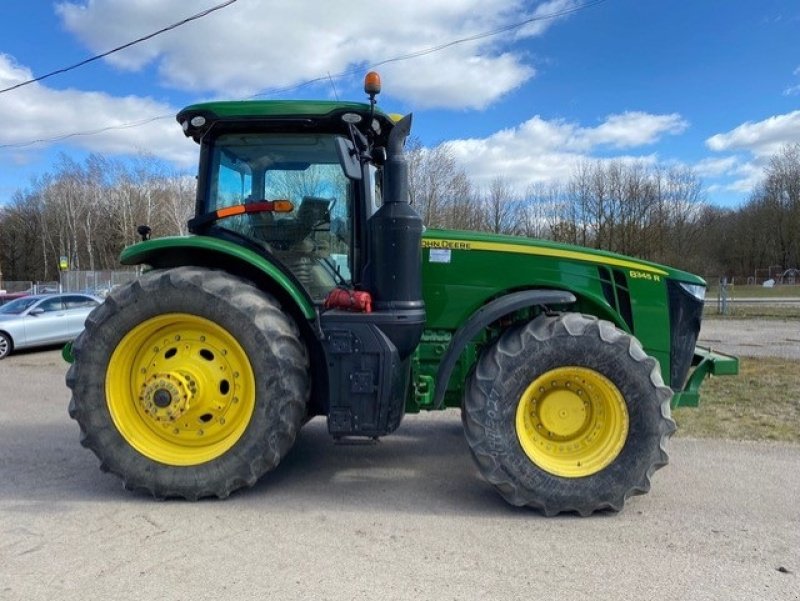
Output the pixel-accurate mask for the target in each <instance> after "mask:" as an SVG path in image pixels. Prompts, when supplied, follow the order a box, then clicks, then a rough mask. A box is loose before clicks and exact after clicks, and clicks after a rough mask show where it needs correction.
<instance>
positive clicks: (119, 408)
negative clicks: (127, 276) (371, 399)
mask: <svg viewBox="0 0 800 601" xmlns="http://www.w3.org/2000/svg"><path fill="white" fill-rule="evenodd" d="M73 352H74V356H75V362H74V363H73V365H72V366H71V367H70V369H69V371H68V373H67V385H68V386H69V387H70V388H71V389H72V400H71V402H70V416H71V417H73V418H74V419H75V420H76V421H77V422H78V424H79V425H80V428H81V443H82V444H83V445H84V446H86V447H88V448H89V449H91V450H92V451H93V452H94V453H95V454H96V455H97V456H98V457H99V458H100V461H101V469H103V470H105V471H111V472H113V473H115V474H117V475H118V476H119V477H121V478H122V481H123V484H124V486H125V487H126V488H128V489H132V490H143V491H146V492H147V493H149V494H151V495H153V496H155V497H158V498H164V497H183V498H187V499H198V498H201V497H208V496H216V497H227V496H228V495H229V494H230V493H231V492H233V491H234V490H236V489H238V488H240V487H243V486H252V485H253V484H254V483H255V482H256V481H257V480H258V478H259V477H260V476H262V475H263V474H264V473H266V472H267V471H269V470H271V469H273V468H275V467H276V466H277V465H278V463H279V462H280V460H281V459H282V458H283V456H284V455H285V454H286V453H287V452H288V451H289V449H290V448H291V446H292V445H293V443H294V440H295V437H296V434H297V431H298V429H299V427H300V424H301V421H302V419H303V417H304V415H305V412H306V404H307V401H308V396H309V362H308V354H307V351H306V348H305V346H304V344H303V343H302V341H301V340H300V338H299V334H298V330H297V327H296V325H295V323H294V322H293V321H292V319H291V318H290V317H289V316H288V315H287V314H285V313H284V312H282V311H281V308H280V305H279V304H278V302H277V301H276V300H275V299H274V298H272V297H271V296H269V295H267V294H265V293H264V292H262V291H260V290H258V289H257V288H255V287H254V286H253V285H252V284H251V283H249V282H247V281H245V280H243V279H241V278H238V277H236V276H233V275H231V274H228V273H225V272H222V271H212V270H208V269H203V268H199V267H179V268H175V269H169V270H164V271H153V272H150V273H148V274H145V275H144V276H142V277H141V278H140V279H138V280H136V281H134V282H132V283H131V284H129V285H127V286H125V287H123V288H121V289H119V290H117V291H114V292H112V294H111V295H110V296H109V297H108V299H107V300H106V301H105V302H104V303H103V304H102V305H101V306H100V307H98V308H97V309H96V310H95V311H93V312H92V314H91V315H90V316H89V318H88V319H87V321H86V329H85V330H84V332H83V333H82V334H81V335H80V336H79V337H78V338H77V339H76V341H75V343H74V346H73Z"/></svg>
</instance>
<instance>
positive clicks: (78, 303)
mask: <svg viewBox="0 0 800 601" xmlns="http://www.w3.org/2000/svg"><path fill="white" fill-rule="evenodd" d="M102 302H103V300H102V299H101V298H98V297H96V296H91V295H89V294H78V293H68V294H35V295H33V296H25V297H23V298H18V299H17V300H14V301H11V302H10V303H7V304H5V305H3V306H2V307H0V359H4V358H5V357H7V356H8V355H9V354H10V353H11V352H12V351H14V350H17V349H22V348H30V347H35V346H47V345H49V344H59V343H62V342H69V341H70V340H72V339H73V338H75V337H76V336H77V335H78V334H80V333H81V331H82V330H83V324H84V322H85V321H86V317H87V316H88V315H89V313H91V312H92V310H93V309H94V308H95V307H97V306H98V305H99V304H100V303H102Z"/></svg>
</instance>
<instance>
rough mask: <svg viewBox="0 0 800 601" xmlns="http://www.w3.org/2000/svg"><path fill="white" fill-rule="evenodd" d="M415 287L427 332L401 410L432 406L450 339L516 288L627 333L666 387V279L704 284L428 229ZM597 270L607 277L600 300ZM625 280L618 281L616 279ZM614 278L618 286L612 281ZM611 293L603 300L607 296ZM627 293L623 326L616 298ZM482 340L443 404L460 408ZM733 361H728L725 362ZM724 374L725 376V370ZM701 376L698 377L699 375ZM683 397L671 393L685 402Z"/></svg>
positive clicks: (507, 240) (601, 258)
mask: <svg viewBox="0 0 800 601" xmlns="http://www.w3.org/2000/svg"><path fill="white" fill-rule="evenodd" d="M422 245H423V253H422V274H423V277H422V282H423V297H424V299H425V306H426V311H427V323H426V327H427V329H426V332H425V334H424V335H423V338H422V341H421V343H420V346H419V349H418V351H417V353H416V354H415V357H414V364H413V367H414V374H415V381H416V394H415V396H414V398H413V399H409V403H408V405H407V408H406V409H407V411H410V412H413V411H418V410H420V409H427V408H430V407H431V398H430V397H431V395H432V390H433V386H434V385H435V378H436V374H437V369H438V365H439V362H440V359H441V356H442V355H443V354H444V352H445V351H446V348H447V342H449V336H450V335H452V333H453V332H454V331H455V330H456V329H458V327H459V326H460V325H461V324H463V323H464V322H465V321H466V320H467V319H468V318H469V317H470V316H471V315H472V314H474V313H475V311H477V310H478V309H480V308H481V307H482V306H484V305H485V304H486V303H488V302H489V301H491V300H493V299H495V298H498V297H500V296H503V295H505V294H508V293H510V292H515V291H518V290H527V289H534V288H535V289H542V288H544V289H555V290H566V291H569V292H572V293H573V294H574V295H575V296H576V297H577V303H576V305H575V306H574V307H572V308H571V310H577V311H580V312H582V313H587V314H591V315H595V316H597V317H599V318H601V319H605V320H608V321H611V322H613V323H614V324H616V325H617V326H618V327H619V328H621V329H623V330H625V331H626V332H628V333H630V334H633V335H634V336H635V337H636V338H637V339H638V340H639V341H640V342H641V343H642V345H643V347H644V348H645V350H646V352H647V353H648V354H649V355H651V356H653V357H655V358H656V359H657V360H658V361H659V363H660V364H661V372H662V375H663V376H664V378H665V381H666V383H667V384H669V374H670V320H669V309H668V300H667V287H666V280H667V279H674V280H677V281H681V282H686V283H689V284H700V285H705V282H704V281H703V279H702V278H699V277H698V276H695V275H693V274H690V273H687V272H684V271H681V270H676V269H673V268H670V267H666V266H663V265H658V264H655V263H651V262H647V261H641V260H638V259H632V258H630V257H625V256H622V255H617V254H614V253H609V252H604V251H598V250H592V249H587V248H582V247H576V246H569V245H563V244H558V243H554V242H549V241H542V240H533V239H530V238H522V237H511V236H500V235H490V234H481V233H476V232H460V231H446V230H433V229H429V230H427V231H426V232H425V235H424V238H423V242H422ZM602 268H605V269H606V271H605V273H607V274H612V275H611V278H610V279H611V280H612V282H611V284H610V286H609V285H608V284H607V285H606V288H607V291H606V294H604V290H603V282H602V278H601V272H602ZM622 276H624V278H623V277H622ZM615 277H617V278H619V280H620V282H622V281H624V286H622V285H617V284H616V283H614V282H613V280H614V279H615ZM609 289H610V290H611V291H613V295H612V296H611V302H609V295H608V290H609ZM621 295H627V296H628V298H629V302H630V315H629V318H628V319H627V320H626V319H625V318H624V317H623V315H622V314H621V312H620V310H619V302H618V299H619V297H620V296H621ZM491 334H492V333H491V332H485V335H484V339H480V338H479V339H476V340H473V341H472V343H471V344H470V345H468V347H467V349H466V350H465V351H464V353H462V355H461V358H460V360H459V362H458V365H457V367H456V370H455V371H454V373H453V374H452V377H451V378H450V381H449V386H448V388H447V393H446V395H445V406H459V404H460V402H461V398H462V392H463V386H464V383H465V381H466V379H467V376H468V374H469V370H470V368H471V366H472V364H473V363H474V361H475V358H476V357H477V354H478V351H479V348H480V345H481V343H482V342H484V341H485V339H487V338H488V337H489V336H490V335H491ZM718 360H719V357H717V359H709V360H708V361H707V362H706V364H704V365H705V366H704V367H701V368H700V371H697V370H696V371H695V374H694V375H693V376H692V378H691V379H690V384H691V385H692V386H694V388H693V390H694V391H695V395H696V394H697V393H696V391H697V388H698V387H699V385H700V383H701V382H702V379H703V377H705V375H706V374H707V373H723V372H724V370H725V369H732V367H731V365H730V364H728V367H727V368H726V367H719V368H716V369H719V370H722V371H716V372H714V371H713V369H715V368H714V367H713V366H714V365H716V363H715V361H718ZM732 361H734V363H735V361H736V360H735V359H732ZM725 373H728V372H725ZM701 374H702V375H701ZM690 397H691V394H690V393H688V392H687V393H685V395H684V396H681V395H680V394H679V395H676V400H677V401H681V402H683V404H687V402H688V401H689V399H690Z"/></svg>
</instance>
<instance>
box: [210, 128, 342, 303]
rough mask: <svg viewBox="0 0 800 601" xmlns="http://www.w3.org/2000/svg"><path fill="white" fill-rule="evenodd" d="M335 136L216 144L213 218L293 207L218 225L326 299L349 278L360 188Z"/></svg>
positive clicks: (268, 136)
mask: <svg viewBox="0 0 800 601" xmlns="http://www.w3.org/2000/svg"><path fill="white" fill-rule="evenodd" d="M335 141H336V137H335V136H334V135H330V134H276V133H255V134H254V133H241V134H233V133H231V134H223V135H221V136H219V137H218V138H216V140H215V141H214V145H213V149H212V155H211V169H210V172H209V174H208V175H209V179H210V185H209V186H208V196H207V197H206V199H205V204H206V208H205V210H206V212H211V211H215V210H220V209H223V208H225V207H230V206H233V205H240V204H245V205H246V204H249V203H263V202H264V201H289V202H288V203H282V210H281V211H280V212H279V211H277V210H276V211H270V212H260V213H248V214H246V215H237V216H235V217H231V218H226V219H222V220H220V221H218V223H217V225H218V227H221V228H225V229H228V230H232V231H235V232H236V233H238V234H239V235H241V236H245V237H247V238H249V239H250V240H253V241H254V242H256V243H257V245H259V246H260V247H261V248H263V249H265V250H267V251H269V252H270V253H271V254H272V256H273V257H276V258H277V259H278V260H280V261H281V262H283V264H284V265H285V266H286V267H287V268H288V269H289V270H290V271H291V272H292V273H293V274H294V275H295V277H296V278H297V279H298V280H299V281H300V283H301V284H303V285H304V286H305V287H306V290H308V292H309V293H310V295H311V297H312V298H314V299H320V298H324V296H325V294H326V293H327V292H328V291H329V290H330V289H331V288H333V287H334V286H335V285H336V284H337V282H339V283H340V282H341V281H343V280H347V279H349V277H350V274H349V269H348V267H349V262H350V261H349V258H350V254H351V252H350V249H351V246H352V241H351V232H350V227H349V222H350V211H351V206H352V194H353V187H352V185H351V183H350V180H348V179H347V177H346V176H345V174H344V172H343V170H342V167H341V164H340V163H339V159H338V155H337V153H336V145H335Z"/></svg>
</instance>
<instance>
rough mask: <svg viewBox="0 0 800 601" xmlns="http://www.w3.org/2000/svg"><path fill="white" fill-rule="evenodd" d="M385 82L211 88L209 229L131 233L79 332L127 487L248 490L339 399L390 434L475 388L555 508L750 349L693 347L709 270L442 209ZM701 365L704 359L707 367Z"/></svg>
mask: <svg viewBox="0 0 800 601" xmlns="http://www.w3.org/2000/svg"><path fill="white" fill-rule="evenodd" d="M379 90H380V81H379V79H378V78H377V76H376V74H369V75H368V76H367V80H366V84H365V91H366V92H367V94H368V95H369V102H368V103H367V102H365V103H348V102H338V101H337V102H327V101H319V102H313V101H294V102H288V101H242V102H210V103H205V104H197V105H193V106H189V107H187V108H185V109H184V110H182V111H181V112H180V113H179V114H178V116H177V119H178V122H179V123H180V125H181V126H182V127H183V131H184V133H185V135H186V136H187V137H190V138H192V139H193V140H194V141H195V142H197V143H198V144H199V145H200V163H199V171H198V180H197V182H198V186H197V201H196V203H197V204H196V215H195V217H194V218H193V219H192V220H191V221H190V222H189V229H190V231H191V233H192V234H193V235H191V236H185V237H168V238H160V239H152V240H150V239H149V235H148V233H149V232H148V229H147V228H140V234H142V238H143V240H142V242H140V243H138V244H135V245H133V246H131V247H129V248H126V249H125V250H124V251H123V253H122V257H121V260H122V263H124V264H127V265H145V266H147V269H146V270H145V273H144V274H143V275H142V276H141V277H140V278H139V279H137V280H135V281H133V282H132V283H130V284H128V285H126V286H124V287H121V288H119V289H117V290H114V291H112V292H111V294H110V295H109V296H108V298H107V299H106V301H105V302H104V303H103V304H102V305H101V306H100V307H98V308H97V309H96V310H95V311H94V312H93V313H92V314H91V315H90V316H89V318H88V320H87V322H86V329H85V330H84V332H83V333H82V334H81V335H80V336H79V337H78V338H77V339H76V340H75V342H74V344H73V345H72V348H71V351H70V353H71V356H70V359H71V360H72V361H73V364H72V365H71V367H70V369H69V372H68V374H67V385H68V386H69V387H70V388H71V389H72V400H71V402H70V415H71V416H72V417H73V418H74V419H75V420H77V422H78V424H79V425H80V429H81V443H82V444H83V445H84V446H86V447H88V448H90V449H91V450H92V451H93V452H94V453H95V454H96V455H97V456H98V457H99V458H100V461H101V468H102V469H103V470H106V471H110V472H113V473H114V474H117V475H118V476H119V477H120V478H121V479H122V481H123V484H124V486H125V487H126V488H128V489H131V490H141V491H145V492H146V493H148V494H151V495H153V496H154V497H158V498H168V497H181V498H186V499H198V498H201V497H220V498H222V497H227V496H228V495H229V494H231V493H232V492H233V491H235V490H237V489H239V488H241V487H245V486H252V485H253V484H254V483H255V482H256V481H257V480H258V479H259V478H260V477H261V476H263V475H264V474H265V473H266V472H268V471H270V470H272V469H274V468H275V467H276V466H277V465H278V464H279V462H280V461H281V459H282V458H283V457H284V456H285V455H286V453H288V452H289V450H290V449H291V447H292V445H293V443H294V442H295V438H296V436H297V433H298V430H299V429H300V428H301V427H302V426H303V424H304V423H305V422H306V421H308V420H309V419H311V418H313V417H314V416H325V418H326V419H327V426H328V430H329V432H330V434H331V436H332V437H333V438H334V439H341V438H349V437H368V438H378V437H381V436H384V435H387V434H389V433H391V432H393V431H394V430H396V429H397V428H398V426H399V425H400V423H401V421H402V419H403V416H404V414H405V413H406V412H410V413H415V412H419V411H421V410H439V409H444V408H448V407H458V408H460V409H461V415H462V419H463V425H464V430H465V433H466V438H467V441H468V443H469V447H470V449H471V451H472V454H473V456H474V458H475V461H476V463H477V465H478V467H479V469H480V471H481V473H482V474H483V476H484V477H485V478H486V479H487V480H488V481H489V482H491V483H492V484H493V485H494V486H495V487H496V488H497V490H498V491H499V493H500V494H501V495H502V496H503V497H504V498H505V499H506V500H507V501H508V502H510V503H512V504H513V505H519V506H522V505H526V506H529V507H533V508H536V509H538V510H540V511H541V512H543V513H544V514H546V515H555V514H558V513H561V512H577V513H579V514H580V515H588V514H591V513H592V512H595V511H598V510H604V509H610V510H614V511H618V510H620V509H621V508H622V506H623V504H624V502H625V500H626V499H627V498H628V497H629V496H631V495H635V494H641V493H645V492H647V491H648V490H649V488H650V478H651V476H652V474H653V472H655V471H656V470H657V469H659V468H660V467H662V466H664V465H665V464H666V463H667V453H666V450H665V443H666V441H667V439H668V438H669V436H670V435H671V434H672V432H673V431H674V430H675V424H674V422H673V421H672V419H671V417H670V404H672V406H677V405H696V404H697V402H698V390H699V386H700V384H701V383H702V381H703V379H704V377H705V376H706V375H708V374H720V375H721V374H734V373H736V372H737V368H738V363H737V360H736V359H734V358H730V357H725V356H722V355H718V354H715V353H711V352H709V351H705V350H703V349H700V348H696V345H695V343H696V341H697V336H698V333H699V331H700V320H701V314H702V308H703V296H704V293H705V282H704V281H703V280H702V279H701V278H699V277H697V276H694V275H692V274H689V273H685V272H683V271H679V270H676V269H671V268H669V267H664V266H662V265H657V264H653V263H649V262H646V261H640V260H637V259H632V258H629V257H625V256H620V255H615V254H611V253H606V252H601V251H595V250H589V249H585V248H579V247H571V246H565V245H560V244H555V243H551V242H545V241H540V240H531V239H527V238H520V237H509V236H495V235H486V234H479V233H470V232H458V231H443V230H432V229H428V230H425V228H424V227H423V225H422V221H421V219H420V217H419V216H418V214H417V213H416V212H415V210H414V208H413V207H412V206H411V205H410V204H409V201H408V199H409V190H408V169H409V167H408V163H407V160H406V157H405V155H404V150H403V148H404V143H405V140H406V138H407V136H408V135H409V132H410V127H411V116H410V115H409V116H406V117H403V118H397V117H394V116H390V115H388V114H386V113H384V112H382V111H380V110H379V109H378V108H377V107H376V103H375V96H376V94H377V93H378V92H379ZM692 366H694V367H695V369H694V371H693V372H692V373H691V376H689V373H690V369H691V367H692Z"/></svg>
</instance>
